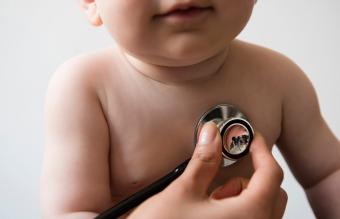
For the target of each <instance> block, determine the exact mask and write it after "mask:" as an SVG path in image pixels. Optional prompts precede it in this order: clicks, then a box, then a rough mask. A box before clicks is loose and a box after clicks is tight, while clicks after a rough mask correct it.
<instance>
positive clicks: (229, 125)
mask: <svg viewBox="0 0 340 219" xmlns="http://www.w3.org/2000/svg"><path fill="white" fill-rule="evenodd" d="M209 121H212V122H214V123H215V124H216V126H217V127H218V130H219V133H220V135H221V139H222V158H223V159H222V163H221V166H222V167H227V166H229V165H232V164H234V163H235V162H236V161H237V160H239V159H240V158H242V157H244V156H245V155H247V154H248V152H249V148H250V145H251V142H252V140H253V138H254V130H253V128H252V126H251V125H250V123H249V120H248V118H247V117H246V116H245V115H244V114H243V113H242V112H241V111H240V110H239V109H237V108H236V107H235V106H233V105H230V104H219V105H217V106H215V107H212V108H210V109H209V110H207V112H205V113H204V114H203V115H202V116H201V117H200V119H199V120H198V122H197V124H196V126H195V130H194V145H196V143H197V140H198V136H199V134H200V130H201V128H202V127H203V125H204V124H205V123H206V122H209ZM189 161H190V158H189V159H187V160H185V161H184V162H183V163H181V164H180V165H178V166H177V167H176V168H175V169H174V170H173V171H171V172H170V173H168V174H167V175H165V176H163V177H162V178H160V179H158V180H157V181H155V182H154V183H152V184H151V185H149V186H147V187H145V188H144V189H142V190H140V191H138V192H136V193H135V194H133V195H132V196H130V197H128V198H126V199H124V200H123V201H121V202H119V203H118V204H116V205H115V206H113V207H112V208H109V209H108V210H106V211H104V212H103V213H101V214H100V215H98V216H97V217H96V218H95V219H109V218H117V217H119V216H121V215H123V214H125V213H126V212H128V211H130V210H131V209H133V208H134V207H137V206H138V205H139V204H141V203H142V202H143V201H145V200H146V199H148V198H149V197H151V196H153V195H154V194H156V193H158V192H160V191H162V190H163V189H164V188H165V187H167V186H168V185H169V184H170V183H171V182H172V181H174V180H175V179H176V178H178V177H179V176H180V175H181V174H182V173H183V172H184V170H185V168H186V166H187V164H188V163H189Z"/></svg>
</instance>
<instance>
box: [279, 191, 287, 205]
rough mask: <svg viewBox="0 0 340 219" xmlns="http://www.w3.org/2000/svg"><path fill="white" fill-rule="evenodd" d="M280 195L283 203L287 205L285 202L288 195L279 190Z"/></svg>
mask: <svg viewBox="0 0 340 219" xmlns="http://www.w3.org/2000/svg"><path fill="white" fill-rule="evenodd" d="M280 194H281V197H282V199H283V202H284V203H287V201H288V194H287V192H286V191H285V190H284V189H282V188H281V190H280Z"/></svg>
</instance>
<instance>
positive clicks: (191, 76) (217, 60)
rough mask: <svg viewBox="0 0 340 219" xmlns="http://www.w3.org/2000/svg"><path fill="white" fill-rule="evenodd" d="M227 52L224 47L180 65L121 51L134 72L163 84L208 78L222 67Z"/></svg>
mask: <svg viewBox="0 0 340 219" xmlns="http://www.w3.org/2000/svg"><path fill="white" fill-rule="evenodd" d="M228 52H229V49H228V48H226V49H224V50H222V51H221V52H219V53H217V54H216V55H214V56H212V57H210V58H208V59H206V60H204V61H202V62H199V63H197V64H193V65H188V66H181V67H171V66H161V65H153V64H149V63H146V62H143V61H141V60H139V59H137V58H135V57H133V56H131V55H129V54H127V53H123V56H124V57H125V58H126V60H127V63H128V64H129V65H130V66H131V67H132V69H133V70H134V72H136V73H140V74H141V75H143V76H145V77H146V78H147V79H151V80H154V81H158V82H160V83H163V84H167V85H176V84H182V83H193V82H197V81H202V80H209V79H210V78H212V77H213V76H214V75H216V74H218V72H219V70H220V69H221V68H222V67H223V65H224V64H225V62H226V58H227V56H228Z"/></svg>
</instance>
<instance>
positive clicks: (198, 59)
mask: <svg viewBox="0 0 340 219" xmlns="http://www.w3.org/2000/svg"><path fill="white" fill-rule="evenodd" d="M222 51H224V48H221V49H219V50H215V51H202V50H201V51H193V52H187V53H183V52H179V53H178V52H174V51H171V52H164V53H161V54H158V55H157V56H154V58H153V60H150V62H149V63H152V64H155V65H161V66H168V67H185V66H190V65H195V64H199V63H202V62H204V61H207V60H209V59H211V58H213V57H215V56H217V55H219V54H220V53H221V52H222Z"/></svg>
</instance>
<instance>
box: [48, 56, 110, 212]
mask: <svg viewBox="0 0 340 219" xmlns="http://www.w3.org/2000/svg"><path fill="white" fill-rule="evenodd" d="M81 63H82V60H81V58H78V59H76V60H73V61H69V62H68V63H66V64H64V65H63V66H62V67H61V68H60V69H59V70H58V71H57V72H56V74H55V75H54V77H53V78H52V80H51V82H50V85H49V89H48V92H47V96H46V106H45V131H46V133H45V137H46V142H45V152H44V162H43V173H42V182H41V183H42V185H41V186H42V192H41V195H42V197H41V198H42V210H43V218H49V219H52V218H53V219H54V218H84V219H86V218H93V217H95V216H96V215H97V214H98V213H99V212H101V211H103V210H104V209H105V208H107V207H108V206H110V204H111V196H110V194H111V192H110V184H109V182H110V178H109V163H108V162H109V160H108V158H109V157H108V155H109V134H108V127H107V123H106V121H105V118H104V116H103V112H102V109H101V105H100V102H99V100H98V97H97V94H96V92H95V88H94V84H95V83H94V82H95V77H94V74H91V73H89V70H85V68H84V67H82V66H83V64H81Z"/></svg>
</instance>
